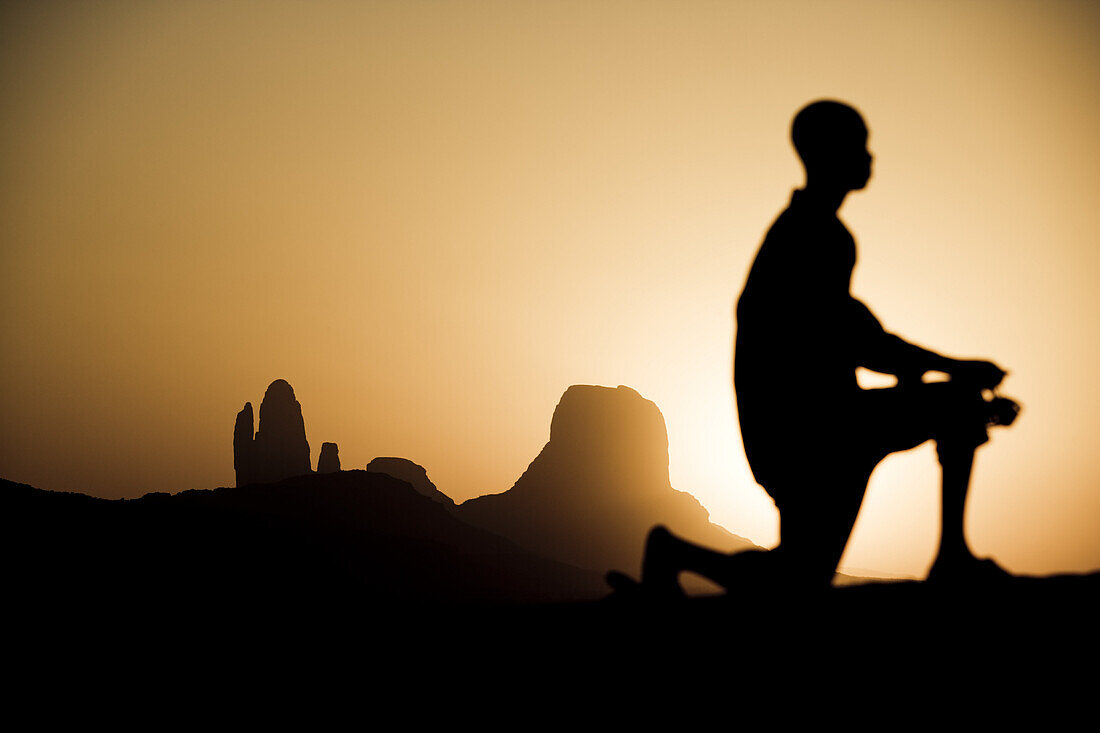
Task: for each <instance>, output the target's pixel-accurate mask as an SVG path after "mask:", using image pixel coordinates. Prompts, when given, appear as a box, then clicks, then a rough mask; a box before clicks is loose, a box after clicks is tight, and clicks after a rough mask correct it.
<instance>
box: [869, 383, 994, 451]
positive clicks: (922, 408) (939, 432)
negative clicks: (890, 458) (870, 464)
mask: <svg viewBox="0 0 1100 733" xmlns="http://www.w3.org/2000/svg"><path fill="white" fill-rule="evenodd" d="M861 398H862V400H861V401H862V405H861V409H860V410H859V411H858V412H859V414H860V418H861V419H860V425H859V431H858V432H859V433H862V435H861V436H860V439H862V440H864V441H866V443H867V445H868V446H869V447H871V448H872V451H871V452H872V453H873V454H874V456H875V458H876V459H877V460H881V459H882V458H884V457H886V456H887V455H889V454H890V453H895V452H898V451H905V450H909V449H910V448H915V447H917V446H918V445H920V444H921V443H923V442H925V441H927V440H936V441H941V440H956V439H957V440H966V441H971V442H973V443H974V445H979V444H981V443H983V442H985V440H986V439H987V434H986V424H985V420H984V415H983V409H982V408H983V405H984V402H983V400H982V396H981V392H980V391H977V390H973V389H969V388H965V387H960V386H958V385H955V384H952V383H950V382H934V383H931V384H923V383H918V384H915V385H911V386H906V387H889V388H886V389H869V390H865V391H864V393H863V394H862V395H861ZM876 462H877V461H876Z"/></svg>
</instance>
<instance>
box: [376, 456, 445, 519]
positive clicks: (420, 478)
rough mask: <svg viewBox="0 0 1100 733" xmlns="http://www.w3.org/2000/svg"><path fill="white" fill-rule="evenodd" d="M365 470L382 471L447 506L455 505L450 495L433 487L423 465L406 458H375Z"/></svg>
mask: <svg viewBox="0 0 1100 733" xmlns="http://www.w3.org/2000/svg"><path fill="white" fill-rule="evenodd" d="M367 470H368V471H371V472H372V473H384V474H386V475H387V476H392V477H393V478H396V479H400V480H402V481H406V482H408V483H409V484H411V485H412V487H413V488H414V489H416V490H417V492H418V493H420V494H423V495H424V496H426V497H428V498H429V499H432V500H433V501H437V502H439V503H440V504H444V505H446V506H449V507H453V506H454V505H455V503H454V500H453V499H451V497H449V496H447V495H446V494H444V493H443V492H442V491H440V490H439V489H437V488H436V487H435V484H433V483H432V482H431V479H429V478H428V472H427V471H426V470H425V469H424V467H423V466H420V465H417V464H416V463H413V462H412V461H410V460H409V459H407V458H392V457H381V458H375V459H374V460H372V461H371V462H370V463H368V464H367Z"/></svg>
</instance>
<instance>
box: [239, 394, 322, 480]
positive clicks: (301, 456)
mask: <svg viewBox="0 0 1100 733" xmlns="http://www.w3.org/2000/svg"><path fill="white" fill-rule="evenodd" d="M252 425H253V420H252V403H250V402H249V403H245V406H244V409H243V410H241V411H240V412H239V413H237V423H236V425H235V427H234V429H233V466H234V468H235V469H236V470H237V485H238V486H245V485H247V484H253V483H269V482H272V481H281V480H282V479H285V478H290V477H291V476H301V475H303V474H307V473H312V469H311V468H310V463H309V443H308V442H306V425H305V421H304V420H303V419H302V406H301V404H299V403H298V400H296V399H295V398H294V388H293V387H291V386H290V384H288V383H287V382H286V381H285V380H283V379H276V380H275V381H274V382H272V383H271V384H270V385H269V386H268V388H267V392H265V393H264V399H263V402H261V403H260V428H259V430H258V431H257V432H256V435H255V437H252Z"/></svg>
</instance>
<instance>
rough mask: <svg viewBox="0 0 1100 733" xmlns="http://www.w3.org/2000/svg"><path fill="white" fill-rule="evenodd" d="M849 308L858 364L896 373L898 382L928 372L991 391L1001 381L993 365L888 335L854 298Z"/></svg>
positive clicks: (887, 372) (866, 309) (999, 374)
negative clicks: (935, 372)
mask: <svg viewBox="0 0 1100 733" xmlns="http://www.w3.org/2000/svg"><path fill="white" fill-rule="evenodd" d="M849 309H850V318H851V321H850V322H851V324H852V327H853V328H852V336H853V338H854V339H855V344H854V346H855V347H856V350H857V353H859V355H860V364H861V365H862V366H865V367H867V368H868V369H870V370H872V371H876V372H882V373H884V374H895V375H897V376H898V378H899V379H912V378H916V379H919V378H920V377H921V376H922V375H923V374H924V373H925V372H929V371H939V372H946V373H948V374H950V375H951V376H952V378H953V379H956V380H962V381H968V382H972V383H974V384H975V385H976V386H978V387H979V388H981V389H992V388H994V387H996V386H997V385H998V384H1000V382H1001V380H1002V379H1004V376H1005V372H1004V371H1003V370H1002V369H1001V368H1000V367H998V366H996V365H995V364H993V363H992V362H988V361H981V360H969V359H952V358H950V357H947V356H942V355H940V354H937V353H936V352H934V351H929V350H928V349H925V348H922V347H920V346H917V345H916V344H911V343H909V342H908V341H905V340H904V339H902V338H900V337H898V336H895V335H894V334H892V333H888V332H887V331H886V329H884V328H883V327H882V324H881V323H879V321H878V319H877V318H875V315H874V314H873V313H871V310H870V309H869V308H868V307H867V306H866V305H864V304H863V303H861V302H860V301H858V300H856V299H855V298H851V299H850V303H849Z"/></svg>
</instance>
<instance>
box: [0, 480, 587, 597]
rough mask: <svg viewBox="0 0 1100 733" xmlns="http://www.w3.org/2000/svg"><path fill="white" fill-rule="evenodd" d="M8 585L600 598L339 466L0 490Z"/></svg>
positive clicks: (28, 590) (45, 589)
mask: <svg viewBox="0 0 1100 733" xmlns="http://www.w3.org/2000/svg"><path fill="white" fill-rule="evenodd" d="M0 514H2V516H3V525H4V527H3V537H4V539H3V545H4V551H5V557H8V558H16V557H17V558H19V559H20V560H19V562H18V563H14V567H12V568H11V570H10V572H9V573H8V576H7V577H6V578H5V583H6V586H7V589H8V591H9V592H13V593H14V594H15V595H16V597H22V598H27V599H35V600H36V602H39V603H43V602H57V603H61V604H74V603H83V602H86V601H87V600H88V599H97V600H96V602H97V603H110V604H112V605H115V604H117V605H119V606H121V607H129V606H130V605H131V604H134V603H137V604H139V605H140V604H142V603H144V602H146V601H148V600H149V599H154V598H155V599H161V600H176V601H180V602H199V603H200V604H202V605H205V604H207V603H216V604H230V605H232V604H233V603H242V602H246V603H249V604H254V603H261V604H267V603H276V604H291V605H294V606H296V605H299V604H302V603H306V604H307V605H312V604H325V603H332V602H336V601H340V602H366V601H369V602H371V603H375V604H380V605H400V604H405V603H415V602H432V603H461V602H465V603H471V602H472V603H500V602H535V601H551V600H575V599H578V598H597V597H599V596H601V595H602V594H603V593H604V585H603V581H602V579H601V578H600V576H599V574H597V573H593V572H590V571H585V570H580V569H577V568H573V567H569V566H566V565H564V564H562V563H557V562H553V561H550V560H546V559H543V558H539V557H536V556H535V555H533V554H532V553H530V552H528V551H526V550H523V549H521V548H519V547H517V546H515V545H514V544H512V543H511V542H509V541H507V540H504V539H502V538H500V537H498V536H495V535H492V534H490V533H488V532H485V531H483V530H480V529H476V528H474V527H471V526H469V525H466V524H464V523H463V522H461V521H459V520H458V519H456V518H455V517H453V516H451V514H450V513H448V512H447V511H446V509H444V507H443V506H442V505H440V504H439V503H437V502H435V501H432V500H431V499H428V498H427V497H424V496H422V495H421V494H419V493H418V492H417V491H415V490H414V489H413V488H412V487H411V486H410V485H409V484H408V483H406V482H404V481H400V480H397V479H394V478H392V477H390V476H386V475H383V474H378V473H368V472H366V471H343V472H338V473H331V474H323V475H322V474H318V475H307V476H301V477H297V478H292V479H286V480H284V481H281V482H278V483H274V484H254V485H250V486H246V487H237V488H222V489H214V490H193V491H184V492H182V493H179V494H176V495H168V494H147V495H145V496H143V497H141V498H140V499H130V500H117V501H108V500H105V499H96V498H92V497H89V496H85V495H82V494H74V493H61V492H51V491H41V490H38V489H35V488H32V487H30V486H26V485H22V484H15V483H12V482H10V481H3V482H2V484H0Z"/></svg>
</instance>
